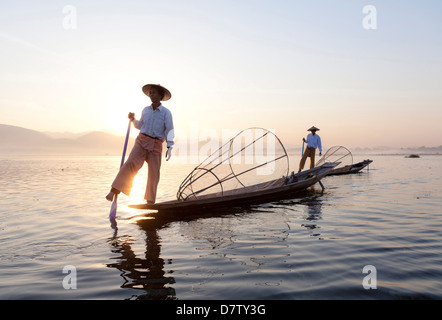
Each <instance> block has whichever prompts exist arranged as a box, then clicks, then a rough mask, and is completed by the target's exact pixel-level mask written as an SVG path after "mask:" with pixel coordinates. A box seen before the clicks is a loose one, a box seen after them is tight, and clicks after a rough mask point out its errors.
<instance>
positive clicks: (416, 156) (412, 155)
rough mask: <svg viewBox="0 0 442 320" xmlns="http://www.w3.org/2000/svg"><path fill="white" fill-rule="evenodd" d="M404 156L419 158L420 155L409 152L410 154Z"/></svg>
mask: <svg viewBox="0 0 442 320" xmlns="http://www.w3.org/2000/svg"><path fill="white" fill-rule="evenodd" d="M405 158H420V155H418V154H410V155H408V156H406V157H405Z"/></svg>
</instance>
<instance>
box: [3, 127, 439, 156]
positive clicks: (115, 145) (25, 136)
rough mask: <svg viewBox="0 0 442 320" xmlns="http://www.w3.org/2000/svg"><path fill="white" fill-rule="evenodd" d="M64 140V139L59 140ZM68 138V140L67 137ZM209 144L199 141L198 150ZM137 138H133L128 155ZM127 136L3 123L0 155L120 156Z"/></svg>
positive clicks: (422, 150)
mask: <svg viewBox="0 0 442 320" xmlns="http://www.w3.org/2000/svg"><path fill="white" fill-rule="evenodd" d="M57 137H63V138H57ZM66 137H67V138H66ZM205 143H206V142H205V141H200V142H199V148H201V146H203V145H204V144H205ZM133 144H134V139H133V138H130V140H129V145H128V152H130V150H131V149H132V146H133ZM123 145H124V136H117V135H113V134H110V133H106V132H101V131H93V132H88V133H82V134H72V133H54V132H51V133H47V134H45V133H43V132H39V131H35V130H30V129H25V128H21V127H17V126H11V125H6V124H0V156H1V155H44V154H49V155H91V156H92V155H121V153H122V151H123ZM285 147H286V149H287V152H288V153H289V154H290V153H292V152H293V153H298V152H299V150H300V147H299V146H292V145H286V146H285ZM350 151H351V152H352V153H353V154H405V155H407V154H421V155H423V154H442V145H441V146H438V147H424V146H422V147H413V148H390V147H378V148H361V147H357V148H353V149H350Z"/></svg>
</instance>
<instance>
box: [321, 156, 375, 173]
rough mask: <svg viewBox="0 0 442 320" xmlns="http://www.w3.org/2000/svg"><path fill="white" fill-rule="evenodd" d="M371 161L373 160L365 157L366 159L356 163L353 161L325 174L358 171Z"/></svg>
mask: <svg viewBox="0 0 442 320" xmlns="http://www.w3.org/2000/svg"><path fill="white" fill-rule="evenodd" d="M372 162H373V160H370V159H367V160H364V161H361V162H358V163H355V164H352V165H348V166H345V167H341V168H337V169H333V170H331V171H330V172H329V173H328V174H327V175H328V176H337V175H343V174H353V173H358V172H360V171H361V170H362V169H364V168H365V167H367V166H368V165H369V164H370V163H372Z"/></svg>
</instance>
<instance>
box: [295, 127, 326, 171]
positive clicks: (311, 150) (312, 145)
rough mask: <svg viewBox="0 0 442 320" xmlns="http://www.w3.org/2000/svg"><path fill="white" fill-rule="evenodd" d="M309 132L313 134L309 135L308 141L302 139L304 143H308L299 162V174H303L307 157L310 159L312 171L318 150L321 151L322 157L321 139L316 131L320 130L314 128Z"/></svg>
mask: <svg viewBox="0 0 442 320" xmlns="http://www.w3.org/2000/svg"><path fill="white" fill-rule="evenodd" d="M307 131H311V133H309V134H308V135H307V140H305V138H302V141H304V142H307V148H306V150H305V152H304V154H303V155H302V158H301V161H300V162H299V171H298V172H301V170H302V169H304V165H305V161H306V160H307V157H310V169H313V168H314V167H315V153H316V148H318V149H319V155H320V156H322V144H321V137H320V136H319V135H317V134H316V131H319V129H318V128H316V127H315V126H313V127H311V128H310V129H308V130H307Z"/></svg>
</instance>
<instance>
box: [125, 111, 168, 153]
mask: <svg viewBox="0 0 442 320" xmlns="http://www.w3.org/2000/svg"><path fill="white" fill-rule="evenodd" d="M133 123H134V127H135V128H137V129H139V130H140V132H141V133H144V134H147V135H148V136H151V137H153V138H159V139H161V140H166V141H167V147H171V146H172V145H173V139H174V138H175V134H174V129H173V119H172V113H171V112H170V110H169V109H167V108H166V107H164V106H163V105H160V106H159V107H158V108H157V109H155V110H154V109H153V107H152V105H150V106H148V107H146V108H144V109H143V112H142V114H141V117H140V120H135V119H134V121H133Z"/></svg>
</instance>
